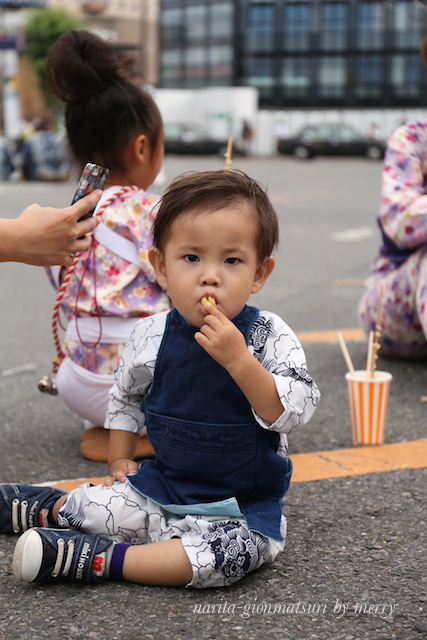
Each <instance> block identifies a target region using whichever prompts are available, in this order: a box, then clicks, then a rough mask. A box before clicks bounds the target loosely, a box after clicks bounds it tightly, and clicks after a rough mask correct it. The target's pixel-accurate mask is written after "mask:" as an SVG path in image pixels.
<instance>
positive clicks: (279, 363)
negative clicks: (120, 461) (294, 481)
mask: <svg viewBox="0 0 427 640" xmlns="http://www.w3.org/2000/svg"><path fill="white" fill-rule="evenodd" d="M168 313H169V311H165V312H162V313H157V314H155V315H153V316H150V317H148V318H143V319H141V320H140V321H138V323H137V324H136V326H135V329H134V331H133V333H132V335H131V337H130V339H129V341H128V343H127V345H126V348H125V350H124V352H123V355H122V360H121V363H120V366H119V368H118V369H117V371H116V382H115V385H114V386H113V387H112V389H111V391H110V402H109V406H108V411H107V419H106V423H105V427H106V428H107V429H118V430H125V431H131V432H133V433H139V434H140V433H141V432H142V429H143V427H144V414H143V413H142V411H141V403H142V400H143V398H144V396H145V394H146V393H147V391H148V389H149V387H150V385H151V382H152V380H153V375H154V370H155V366H156V360H157V354H158V352H159V348H160V344H161V342H162V338H163V333H164V330H165V325H166V318H167V315H168ZM196 331H197V329H196V328H194V332H195V333H196ZM248 349H249V352H250V353H251V354H252V355H254V356H255V358H256V359H257V360H258V361H259V362H260V363H261V364H262V365H263V366H264V367H265V368H266V369H267V370H268V371H269V372H270V373H271V374H272V375H273V378H274V382H275V384H276V389H277V393H278V395H279V398H280V401H281V403H282V405H283V412H282V414H281V415H280V416H279V418H278V419H277V420H276V421H275V422H273V423H272V424H269V423H267V422H265V420H263V419H262V418H261V417H260V416H258V415H257V414H256V412H255V411H254V410H252V411H253V415H254V417H255V419H256V421H257V423H258V424H259V425H260V426H261V427H262V428H264V429H268V430H272V431H277V432H278V433H280V444H279V450H278V453H279V454H280V455H283V456H284V457H287V455H288V447H287V437H286V434H288V433H290V432H291V431H293V430H294V429H297V428H298V427H301V426H303V425H304V424H306V423H307V422H308V421H309V420H310V418H311V416H312V415H313V413H314V411H315V409H316V407H317V405H318V403H319V398H320V392H319V389H318V387H317V385H316V384H315V382H314V380H313V379H312V378H311V376H310V375H309V373H308V371H307V365H306V360H305V354H304V351H303V349H302V347H301V344H300V342H299V340H298V338H297V337H296V335H295V334H294V332H293V331H292V329H291V328H290V327H289V326H288V325H287V324H286V323H285V322H284V321H283V320H282V319H281V318H279V316H277V315H276V314H274V313H271V312H270V311H260V315H259V317H258V319H257V320H256V322H255V323H254V325H253V327H252V330H251V334H250V338H249V343H248ZM184 388H185V381H183V389H184Z"/></svg>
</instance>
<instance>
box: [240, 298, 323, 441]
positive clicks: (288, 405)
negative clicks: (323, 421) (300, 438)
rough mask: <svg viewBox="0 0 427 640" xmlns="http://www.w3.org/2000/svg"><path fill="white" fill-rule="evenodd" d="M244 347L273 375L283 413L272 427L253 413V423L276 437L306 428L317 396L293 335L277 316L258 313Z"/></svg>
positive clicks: (317, 393)
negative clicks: (277, 433)
mask: <svg viewBox="0 0 427 640" xmlns="http://www.w3.org/2000/svg"><path fill="white" fill-rule="evenodd" d="M248 346H249V350H250V351H251V352H252V353H253V355H254V356H255V358H257V360H258V361H259V362H260V363H261V364H262V365H263V366H264V367H265V368H266V369H267V370H268V371H270V373H271V374H272V375H273V378H274V382H275V385H276V389H277V393H278V395H279V398H280V401H281V403H282V405H283V413H282V414H281V415H280V416H279V418H278V419H277V420H276V421H275V422H274V423H272V424H269V423H267V422H265V420H263V419H262V418H261V417H260V416H258V415H257V414H256V413H255V412H253V413H254V416H255V419H256V420H257V422H258V423H259V424H260V425H261V426H262V427H264V428H265V429H269V430H272V431H278V432H280V433H290V432H291V431H293V430H294V429H297V428H298V427H301V426H303V425H304V424H306V423H307V422H308V421H309V420H310V418H311V417H312V415H313V413H314V411H315V409H316V407H317V405H318V403H319V399H320V392H319V389H318V387H317V385H316V383H315V382H314V380H313V378H312V377H311V376H310V374H309V373H308V371H307V364H306V359H305V354H304V351H303V348H302V347H301V344H300V342H299V340H298V338H297V337H296V335H295V333H294V332H293V331H292V329H290V327H289V326H288V325H287V324H286V323H285V322H284V321H283V320H282V319H281V318H279V316H277V315H276V314H273V313H270V312H266V311H262V312H261V313H260V316H259V318H258V320H257V322H256V323H255V324H254V326H253V328H252V332H251V338H250V342H249V345H248Z"/></svg>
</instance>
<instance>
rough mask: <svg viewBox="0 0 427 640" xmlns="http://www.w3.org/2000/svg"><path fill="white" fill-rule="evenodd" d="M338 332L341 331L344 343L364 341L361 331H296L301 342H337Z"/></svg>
mask: <svg viewBox="0 0 427 640" xmlns="http://www.w3.org/2000/svg"><path fill="white" fill-rule="evenodd" d="M338 331H341V333H342V335H343V338H344V340H345V341H346V342H359V341H361V340H366V336H365V334H364V332H363V331H362V329H358V328H355V329H325V330H324V331H297V332H296V335H297V337H298V339H299V340H300V341H301V342H338V335H337V334H338Z"/></svg>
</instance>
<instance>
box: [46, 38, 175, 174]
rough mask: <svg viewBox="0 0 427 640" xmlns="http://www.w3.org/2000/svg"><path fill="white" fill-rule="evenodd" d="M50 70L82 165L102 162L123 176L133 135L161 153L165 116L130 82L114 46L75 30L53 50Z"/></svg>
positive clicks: (74, 149)
mask: <svg viewBox="0 0 427 640" xmlns="http://www.w3.org/2000/svg"><path fill="white" fill-rule="evenodd" d="M46 69H47V73H48V78H49V83H50V85H51V87H52V90H53V92H54V93H55V94H56V95H57V96H58V98H60V99H61V100H63V101H64V102H65V103H66V106H65V125H66V129H67V135H68V140H69V144H70V147H71V150H72V152H73V154H74V156H75V158H76V160H77V161H78V162H79V163H80V164H82V165H83V164H84V163H85V162H88V161H90V162H97V163H98V164H101V165H103V166H105V167H108V168H109V169H110V170H113V171H116V172H118V173H121V172H123V169H124V166H123V152H124V150H125V148H126V145H127V143H128V142H129V140H130V139H131V138H132V136H134V135H140V134H144V135H146V136H147V138H148V140H149V142H150V145H151V148H152V149H156V148H157V145H158V143H159V139H160V135H161V132H162V128H163V125H162V118H161V115H160V112H159V110H158V108H157V106H156V104H155V102H154V100H153V99H152V98H151V96H150V95H149V94H148V93H146V92H145V91H143V90H142V89H140V88H139V87H137V86H136V85H135V84H133V83H132V82H131V81H130V80H128V79H127V75H128V72H127V71H126V70H125V66H124V65H123V64H122V62H121V60H120V58H119V56H118V54H117V53H116V51H115V50H114V48H113V47H112V46H111V45H110V44H108V43H107V42H105V41H104V40H102V39H101V38H99V37H98V36H96V35H95V34H93V33H90V32H89V31H84V30H82V31H70V32H69V33H66V34H64V35H63V36H61V37H60V38H59V39H58V40H57V42H56V43H55V44H54V45H53V47H52V49H51V50H50V53H49V56H48V59H47V62H46Z"/></svg>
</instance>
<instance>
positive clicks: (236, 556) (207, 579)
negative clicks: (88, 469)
mask: <svg viewBox="0 0 427 640" xmlns="http://www.w3.org/2000/svg"><path fill="white" fill-rule="evenodd" d="M58 524H59V526H61V527H74V528H76V529H78V530H79V531H82V532H83V533H89V534H92V535H99V536H102V537H104V538H109V539H111V540H114V541H115V542H121V543H128V544H150V543H153V542H159V541H161V540H170V539H171V538H180V539H181V542H182V546H183V547H184V551H185V552H186V554H187V556H188V559H189V560H190V563H191V566H192V569H193V578H192V580H191V582H189V583H188V584H187V587H195V588H196V589H206V588H209V587H224V586H229V585H231V584H233V583H234V582H237V581H238V580H240V579H241V578H243V577H244V576H245V575H246V574H248V573H249V572H250V571H253V570H254V569H258V568H259V567H261V565H263V564H265V563H270V562H273V560H274V559H275V557H276V556H277V554H278V553H279V551H282V550H283V548H284V546H285V541H284V540H283V541H281V542H280V541H278V540H272V539H271V538H266V537H264V536H262V535H261V534H260V533H255V532H254V531H250V530H249V529H248V528H247V525H246V522H245V520H243V519H241V518H229V517H223V518H221V517H219V516H206V515H203V516H200V515H199V516H194V515H186V516H177V515H175V514H172V513H169V512H168V511H165V510H163V509H162V508H161V507H160V506H159V505H158V504H156V503H155V502H153V501H152V500H150V499H149V498H146V497H145V496H142V495H141V494H139V493H138V492H137V491H135V489H134V488H133V487H132V486H131V485H130V484H129V483H128V482H124V483H123V482H115V483H114V485H113V486H112V487H106V486H105V485H96V486H95V485H91V484H89V483H85V484H82V485H81V486H80V487H78V488H77V489H74V491H71V492H70V493H69V495H68V497H67V500H66V501H65V503H64V504H63V506H62V507H61V509H60V510H59V514H58ZM281 533H282V536H283V538H285V537H286V518H285V516H282V522H281Z"/></svg>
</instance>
